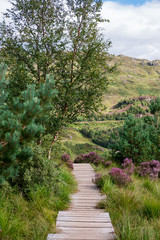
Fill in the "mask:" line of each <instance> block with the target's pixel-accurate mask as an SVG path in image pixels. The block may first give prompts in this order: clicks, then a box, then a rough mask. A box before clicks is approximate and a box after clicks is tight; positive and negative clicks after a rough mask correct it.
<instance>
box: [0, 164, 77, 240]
mask: <svg viewBox="0 0 160 240" xmlns="http://www.w3.org/2000/svg"><path fill="white" fill-rule="evenodd" d="M50 167H51V166H50ZM44 171H45V172H46V170H45V169H44ZM51 171H56V174H54V176H52V178H51V181H52V183H54V184H53V186H52V187H49V186H46V185H43V184H41V185H36V186H35V185H34V186H32V188H31V189H30V192H29V194H28V201H27V200H26V199H25V198H24V196H23V195H22V194H21V193H17V192H15V190H14V189H13V188H11V187H10V185H9V184H8V183H7V182H5V183H4V184H3V186H2V189H0V226H1V229H2V232H1V233H0V238H1V239H2V240H7V239H10V240H15V239H16V240H28V239H33V240H44V239H46V238H47V235H48V233H49V232H52V233H53V232H55V230H56V216H57V214H58V211H59V210H63V209H65V208H66V207H67V206H68V204H69V202H70V199H69V195H70V194H71V193H73V191H74V190H75V186H76V185H75V182H74V179H73V176H72V175H71V174H70V173H69V172H68V171H67V170H66V169H64V168H62V167H61V168H59V169H58V170H56V169H55V168H54V165H52V169H51ZM46 177H47V176H46Z"/></svg>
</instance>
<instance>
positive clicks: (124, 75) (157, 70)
mask: <svg viewBox="0 0 160 240" xmlns="http://www.w3.org/2000/svg"><path fill="white" fill-rule="evenodd" d="M157 62H158V64H159V65H158V66H149V65H148V63H154V62H149V61H147V60H143V59H136V58H130V57H126V56H116V57H113V60H112V64H114V63H116V64H117V66H118V71H119V73H118V74H116V75H115V76H114V77H113V80H112V82H111V83H110V86H109V89H108V92H107V94H106V95H105V96H104V104H105V106H106V107H108V108H110V107H112V106H113V105H115V104H116V103H117V102H119V101H120V100H123V99H127V98H132V97H138V96H142V95H151V96H158V95H159V91H160V60H159V61H158V60H157Z"/></svg>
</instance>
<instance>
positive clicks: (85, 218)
mask: <svg viewBox="0 0 160 240" xmlns="http://www.w3.org/2000/svg"><path fill="white" fill-rule="evenodd" d="M73 174H74V175H75V177H76V180H77V182H78V192H77V193H75V194H74V195H72V202H71V206H70V208H69V209H68V210H67V211H61V212H59V214H58V217H57V223H56V227H57V233H56V234H48V237H47V240H55V239H56V240H62V239H63V240H113V239H116V237H115V233H114V229H113V226H112V224H111V220H110V217H109V214H108V213H106V212H103V211H102V210H100V209H97V208H96V205H97V203H98V202H99V201H100V200H101V199H102V196H101V194H100V192H99V190H98V188H97V186H96V185H95V184H94V183H93V182H92V178H93V177H95V172H94V170H93V168H92V167H91V165H90V164H74V170H73Z"/></svg>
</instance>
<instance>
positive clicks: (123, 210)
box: [97, 168, 160, 240]
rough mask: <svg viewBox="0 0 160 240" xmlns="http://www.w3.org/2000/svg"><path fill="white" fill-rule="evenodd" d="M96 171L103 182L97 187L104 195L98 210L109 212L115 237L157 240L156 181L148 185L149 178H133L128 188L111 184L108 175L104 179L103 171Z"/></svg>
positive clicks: (159, 183) (158, 184)
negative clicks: (100, 175) (104, 198)
mask: <svg viewBox="0 0 160 240" xmlns="http://www.w3.org/2000/svg"><path fill="white" fill-rule="evenodd" d="M97 169H98V172H100V173H102V176H103V181H102V182H101V184H100V187H101V189H102V191H103V193H104V194H106V200H104V201H103V203H100V207H103V208H105V211H107V212H109V213H110V216H111V219H112V223H113V226H114V229H115V231H116V235H117V238H118V239H122V240H125V239H127V240H143V239H145V240H158V239H159V237H160V231H159V220H160V215H159V209H160V207H159V204H160V201H159V194H158V192H159V190H158V189H159V187H160V181H159V180H158V181H154V182H152V181H150V180H149V179H143V178H141V179H139V178H138V177H137V176H134V180H133V182H132V183H131V185H129V186H128V187H126V186H125V187H122V186H121V187H118V186H117V185H115V184H113V182H112V181H111V179H110V177H109V176H108V175H107V176H106V177H105V178H104V174H105V175H106V169H105V171H104V169H101V170H100V169H99V168H97ZM149 185H150V186H149ZM146 186H147V187H146ZM148 186H149V188H148ZM151 186H152V187H151ZM150 187H151V188H152V189H151V188H150Z"/></svg>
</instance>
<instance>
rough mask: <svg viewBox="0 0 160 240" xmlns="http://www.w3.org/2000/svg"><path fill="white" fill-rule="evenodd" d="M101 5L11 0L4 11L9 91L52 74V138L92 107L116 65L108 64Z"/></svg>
mask: <svg viewBox="0 0 160 240" xmlns="http://www.w3.org/2000/svg"><path fill="white" fill-rule="evenodd" d="M101 8H102V1H101V0H98V1H95V0H89V1H86V0H83V1H74V0H71V1H66V4H65V7H64V5H63V1H61V0H60V1H55V0H44V1H40V0H38V1H37V0H29V1H28V0H23V1H22V0H15V1H14V2H12V8H11V10H7V13H6V14H4V21H3V22H2V23H1V26H0V45H1V55H2V57H3V60H4V61H5V62H6V63H7V64H8V65H9V76H10V85H9V86H10V89H11V92H12V95H13V96H15V95H16V94H18V90H19V89H21V90H24V89H25V88H26V82H27V83H28V82H30V81H32V82H34V83H36V84H39V83H40V82H45V81H46V79H47V74H53V76H54V79H55V88H56V89H57V90H58V94H57V97H56V98H55V99H53V103H54V109H52V111H51V112H50V119H49V121H48V125H47V129H48V132H49V131H50V132H51V131H52V132H53V135H54V136H55V135H56V133H57V132H59V130H60V129H61V126H62V125H65V124H66V123H68V122H73V121H74V120H75V119H76V117H77V116H79V115H84V114H88V113H90V112H92V111H96V110H97V109H98V107H99V105H100V102H101V101H102V97H103V94H104V93H106V89H107V86H108V78H107V74H109V73H110V72H112V71H114V67H109V65H108V64H107V60H110V57H109V56H108V53H107V52H108V48H109V47H110V42H109V41H108V42H104V41H103V38H102V35H101V33H100V31H99V27H98V24H99V23H100V22H103V21H104V20H103V19H102V18H101V14H100V11H101ZM8 21H9V24H8ZM17 64H18V68H17ZM104 69H105V70H104ZM106 73H107V74H106ZM14 80H15V81H14Z"/></svg>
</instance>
